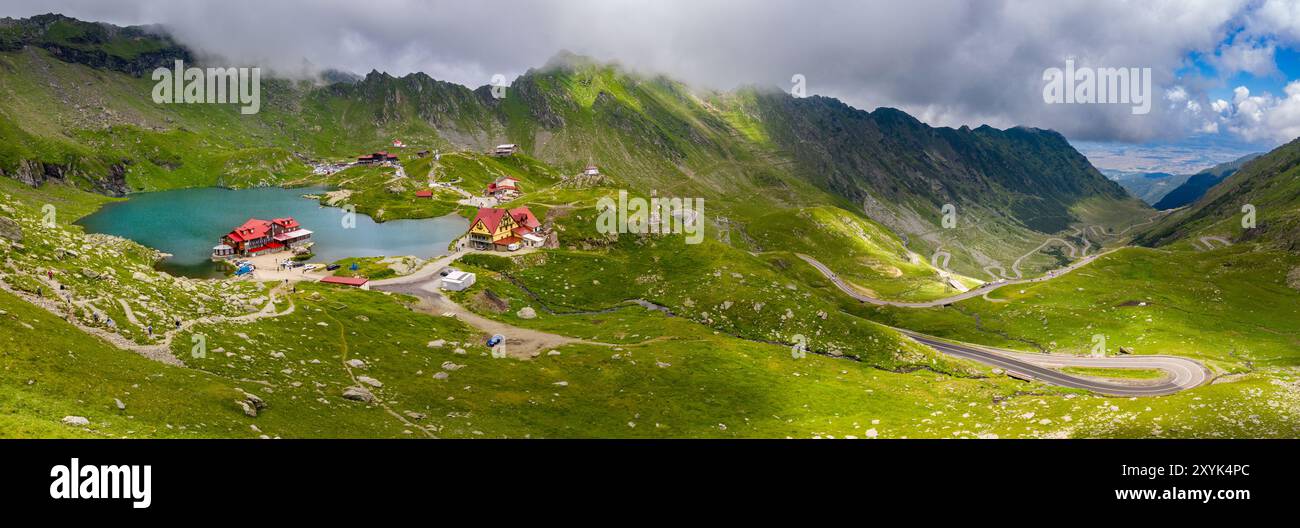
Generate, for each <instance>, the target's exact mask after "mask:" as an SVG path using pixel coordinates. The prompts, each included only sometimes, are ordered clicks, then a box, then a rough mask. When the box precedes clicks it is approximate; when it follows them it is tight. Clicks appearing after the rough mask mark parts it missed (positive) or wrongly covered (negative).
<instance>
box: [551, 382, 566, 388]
mask: <svg viewBox="0 0 1300 528" xmlns="http://www.w3.org/2000/svg"><path fill="white" fill-rule="evenodd" d="M552 385H559V386H561V387H568V386H569V382H567V381H557V382H555V383H552Z"/></svg>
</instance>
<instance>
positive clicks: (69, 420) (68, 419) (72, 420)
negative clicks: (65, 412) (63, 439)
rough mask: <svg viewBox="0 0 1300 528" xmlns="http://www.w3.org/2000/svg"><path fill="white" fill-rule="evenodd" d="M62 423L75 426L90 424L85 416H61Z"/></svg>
mask: <svg viewBox="0 0 1300 528" xmlns="http://www.w3.org/2000/svg"><path fill="white" fill-rule="evenodd" d="M63 425H72V426H76V427H84V426H87V425H90V420H88V419H86V417H85V416H64V417H63Z"/></svg>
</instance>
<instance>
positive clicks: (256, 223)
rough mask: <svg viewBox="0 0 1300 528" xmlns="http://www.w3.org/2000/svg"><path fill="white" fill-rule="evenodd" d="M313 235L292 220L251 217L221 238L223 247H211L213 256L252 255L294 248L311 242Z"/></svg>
mask: <svg viewBox="0 0 1300 528" xmlns="http://www.w3.org/2000/svg"><path fill="white" fill-rule="evenodd" d="M311 235H312V232H311V231H308V230H306V229H303V228H302V226H301V225H298V221H297V220H294V219H293V218H276V219H273V220H260V219H257V218H249V219H248V221H247V222H244V223H243V224H242V225H240V226H239V227H236V228H234V229H232V230H231V231H230V232H229V233H226V236H224V237H221V245H219V246H217V247H215V248H212V256H213V257H232V256H245V257H247V256H251V255H256V254H260V253H266V252H272V253H274V252H277V251H283V250H285V249H292V248H294V247H297V246H301V245H303V244H306V243H308V241H310V240H311Z"/></svg>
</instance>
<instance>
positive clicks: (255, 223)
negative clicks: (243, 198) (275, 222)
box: [226, 218, 271, 242]
mask: <svg viewBox="0 0 1300 528" xmlns="http://www.w3.org/2000/svg"><path fill="white" fill-rule="evenodd" d="M270 233H271V223H270V222H267V221H266V220H258V219H256V218H249V219H248V221H247V222H244V224H243V225H241V226H239V227H236V228H235V229H234V230H232V231H231V232H230V233H229V234H227V235H226V236H227V237H229V238H230V239H231V240H234V241H236V242H247V241H249V240H255V239H258V238H262V237H265V236H266V235H268V234H270Z"/></svg>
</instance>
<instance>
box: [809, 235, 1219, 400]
mask: <svg viewBox="0 0 1300 528" xmlns="http://www.w3.org/2000/svg"><path fill="white" fill-rule="evenodd" d="M1104 254H1105V253H1100V254H1096V255H1092V256H1089V257H1084V258H1083V259H1082V260H1079V261H1078V262H1075V263H1073V264H1071V265H1069V266H1067V267H1064V268H1060V269H1057V270H1053V271H1052V272H1050V273H1048V274H1047V275H1044V276H1042V277H1037V278H1034V279H1023V280H1014V281H1003V282H997V283H991V284H986V285H984V286H981V287H979V288H976V289H974V290H970V291H968V292H965V293H962V294H959V295H954V296H952V297H948V298H946V299H939V300H936V301H929V302H920V303H907V302H896V301H886V300H883V299H876V298H873V297H870V296H868V295H864V294H862V293H861V292H859V291H857V290H855V289H854V288H853V287H851V286H849V285H848V284H847V283H845V282H844V280H843V279H841V278H840V277H839V275H836V274H835V272H833V271H831V270H830V268H827V267H826V266H825V265H824V264H822V263H821V262H818V261H817V259H814V258H812V257H810V256H807V255H799V257H800V258H802V259H804V260H805V261H807V262H808V264H811V265H812V267H814V268H817V271H820V272H821V273H822V275H825V276H826V278H827V279H830V281H831V282H832V283H834V284H835V286H836V287H837V288H839V289H840V291H842V292H844V293H845V294H847V295H848V296H850V297H852V298H854V299H856V300H858V301H860V302H865V303H870V304H875V305H878V306H898V307H903V308H932V307H935V306H942V305H946V304H949V303H953V302H957V301H960V300H964V299H969V298H971V297H975V296H977V295H983V294H985V293H988V292H990V291H993V290H996V289H998V288H1001V287H1003V286H1006V285H1009V284H1023V283H1028V282H1042V281H1045V280H1049V279H1052V278H1055V277H1059V276H1061V275H1064V274H1066V273H1069V272H1071V271H1074V270H1075V269H1078V268H1079V267H1080V266H1083V265H1085V264H1087V263H1089V262H1092V261H1093V260H1094V259H1096V258H1097V257H1099V256H1101V255H1104ZM891 328H892V327H891ZM893 329H894V330H896V331H898V332H900V333H902V334H903V335H906V336H908V337H910V338H912V339H913V340H914V341H916V342H918V343H921V344H923V345H926V346H928V347H930V348H933V349H935V350H937V351H939V352H942V353H944V354H948V355H950V356H956V357H961V358H965V359H970V360H974V361H978V362H980V363H984V364H986V365H991V366H994V367H997V368H1001V369H1004V370H1006V371H1008V373H1010V374H1014V375H1017V376H1018V377H1023V378H1029V379H1034V380H1037V381H1042V382H1044V383H1049V384H1052V385H1058V386H1061V387H1071V388H1076V389H1084V390H1089V391H1092V392H1095V393H1098V394H1104V395H1107V396H1161V395H1165V394H1173V393H1175V392H1179V391H1183V390H1187V389H1191V388H1194V387H1197V386H1199V385H1201V384H1203V383H1205V382H1206V381H1208V380H1209V379H1210V372H1209V371H1208V370H1206V368H1205V366H1204V365H1202V364H1201V363H1199V362H1196V361H1193V360H1190V359H1186V358H1180V357H1173V356H1126V357H1086V356H1064V355H1056V354H1027V353H1024V352H1017V351H1014V350H1006V349H1000V348H993V347H986V346H980V345H972V344H967V343H959V342H956V341H949V340H945V339H939V338H937V337H933V336H928V335H925V334H921V333H918V332H913V331H911V330H907V329H903V328H893ZM1062 367H1083V368H1114V369H1156V370H1160V371H1163V372H1165V373H1166V374H1168V377H1166V378H1165V379H1162V380H1160V381H1159V382H1157V383H1153V384H1138V383H1135V384H1122V383H1110V382H1105V381H1101V380H1097V379H1091V378H1084V377H1079V376H1071V375H1069V374H1065V373H1063V372H1060V371H1058V370H1053V369H1058V368H1062Z"/></svg>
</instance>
